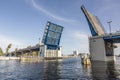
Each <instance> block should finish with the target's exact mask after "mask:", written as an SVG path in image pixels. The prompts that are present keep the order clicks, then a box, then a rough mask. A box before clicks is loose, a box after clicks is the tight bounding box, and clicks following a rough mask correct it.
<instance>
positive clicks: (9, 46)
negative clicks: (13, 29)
mask: <svg viewBox="0 0 120 80" xmlns="http://www.w3.org/2000/svg"><path fill="white" fill-rule="evenodd" d="M11 46H12V44H9V45H8V47H7V48H6V54H7V53H8V51H9V49H10V48H11Z"/></svg>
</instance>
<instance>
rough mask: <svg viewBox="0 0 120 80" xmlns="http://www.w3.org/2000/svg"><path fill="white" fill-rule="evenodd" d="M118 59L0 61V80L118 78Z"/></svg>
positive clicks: (119, 75)
mask: <svg viewBox="0 0 120 80" xmlns="http://www.w3.org/2000/svg"><path fill="white" fill-rule="evenodd" d="M119 79H120V61H119V60H118V61H117V62H116V63H114V62H92V64H91V65H88V66H87V65H82V64H81V60H80V58H79V57H78V58H71V59H63V60H48V61H47V60H45V61H40V62H21V61H19V60H10V61H0V80H119Z"/></svg>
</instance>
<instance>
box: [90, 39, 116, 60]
mask: <svg viewBox="0 0 120 80" xmlns="http://www.w3.org/2000/svg"><path fill="white" fill-rule="evenodd" d="M105 46H106V45H105V41H104V40H103V37H91V38H89V47H90V57H91V60H93V61H115V56H114V55H113V56H106V48H105Z"/></svg>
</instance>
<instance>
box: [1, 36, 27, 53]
mask: <svg viewBox="0 0 120 80" xmlns="http://www.w3.org/2000/svg"><path fill="white" fill-rule="evenodd" d="M10 43H11V44H12V47H11V49H10V51H13V50H15V48H23V47H25V44H23V43H21V42H19V41H18V40H14V39H12V38H10V37H7V36H4V35H1V34H0V47H1V48H2V49H3V51H4V52H5V50H6V47H7V46H8V44H10Z"/></svg>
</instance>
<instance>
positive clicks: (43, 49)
mask: <svg viewBox="0 0 120 80" xmlns="http://www.w3.org/2000/svg"><path fill="white" fill-rule="evenodd" d="M61 53H62V47H60V49H59V50H50V49H47V46H46V45H42V46H40V57H49V58H50V57H51V58H54V57H55V58H56V57H61V56H62V54H61Z"/></svg>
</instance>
